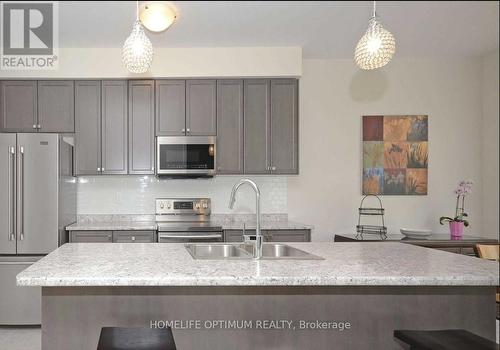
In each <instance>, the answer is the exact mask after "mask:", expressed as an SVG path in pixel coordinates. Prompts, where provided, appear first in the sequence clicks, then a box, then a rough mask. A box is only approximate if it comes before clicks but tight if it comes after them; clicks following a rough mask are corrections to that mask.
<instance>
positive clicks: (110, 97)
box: [101, 80, 128, 174]
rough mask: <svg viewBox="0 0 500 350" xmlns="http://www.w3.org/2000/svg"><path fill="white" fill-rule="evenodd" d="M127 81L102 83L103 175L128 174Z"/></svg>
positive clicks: (104, 81)
mask: <svg viewBox="0 0 500 350" xmlns="http://www.w3.org/2000/svg"><path fill="white" fill-rule="evenodd" d="M127 90H128V89H127V81H126V80H103V81H102V105H101V108H102V109H101V115H102V123H101V125H102V126H101V127H102V169H101V170H102V173H103V174H126V173H127V170H128V167H127V158H128V156H127V155H128V143H127V130H128V123H127V120H128V117H127V114H128V113H127V109H128V106H127V104H128V103H127V102H128V101H127V100H128V98H127Z"/></svg>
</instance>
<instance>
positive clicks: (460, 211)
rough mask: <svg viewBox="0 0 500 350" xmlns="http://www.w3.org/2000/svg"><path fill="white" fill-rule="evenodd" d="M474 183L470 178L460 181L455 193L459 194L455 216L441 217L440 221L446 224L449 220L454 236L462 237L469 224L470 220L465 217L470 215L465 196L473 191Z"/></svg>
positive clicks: (452, 235) (451, 232)
mask: <svg viewBox="0 0 500 350" xmlns="http://www.w3.org/2000/svg"><path fill="white" fill-rule="evenodd" d="M473 184H474V183H473V182H472V181H470V180H463V181H460V183H459V184H458V186H457V188H456V189H455V195H456V196H457V204H456V206H455V217H454V218H451V217H448V216H442V217H441V218H439V223H440V224H441V225H444V223H445V222H448V224H449V225H450V234H451V237H452V238H460V237H462V234H463V232H464V227H468V226H469V221H467V220H466V219H465V218H467V217H468V215H467V213H466V212H465V197H466V196H467V195H468V194H470V193H472V185H473Z"/></svg>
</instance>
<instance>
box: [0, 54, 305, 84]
mask: <svg viewBox="0 0 500 350" xmlns="http://www.w3.org/2000/svg"><path fill="white" fill-rule="evenodd" d="M301 70H302V48H300V47H219V48H155V51H154V58H153V65H152V67H151V70H150V71H149V72H148V73H146V74H132V73H129V72H128V71H127V70H126V69H125V67H124V66H123V64H122V59H121V48H61V49H59V67H58V69H57V70H37V71H8V70H0V78H97V79H102V78H148V77H149V78H150V77H156V78H176V77H207V78H208V77H296V76H300V75H301V73H302V72H301Z"/></svg>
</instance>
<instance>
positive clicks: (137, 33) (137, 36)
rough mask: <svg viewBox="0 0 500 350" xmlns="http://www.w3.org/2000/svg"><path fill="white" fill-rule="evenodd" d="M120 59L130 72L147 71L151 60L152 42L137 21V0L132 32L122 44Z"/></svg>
mask: <svg viewBox="0 0 500 350" xmlns="http://www.w3.org/2000/svg"><path fill="white" fill-rule="evenodd" d="M122 61H123V64H124V65H125V67H126V68H127V69H128V70H129V71H130V72H132V73H145V72H147V71H148V70H149V68H150V67H151V63H152V62H153V44H151V41H150V40H149V38H148V37H147V36H146V33H144V28H143V27H142V24H141V22H140V21H139V1H137V2H136V20H135V22H134V26H133V27H132V33H130V36H129V37H128V38H127V40H125V43H124V44H123V49H122Z"/></svg>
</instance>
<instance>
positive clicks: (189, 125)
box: [186, 80, 217, 136]
mask: <svg viewBox="0 0 500 350" xmlns="http://www.w3.org/2000/svg"><path fill="white" fill-rule="evenodd" d="M216 91H217V87H216V81H215V80H187V81H186V135H188V136H215V135H216V133H217V130H216V125H217V116H216V110H217V108H216V105H217V99H216V95H217V93H216Z"/></svg>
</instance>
